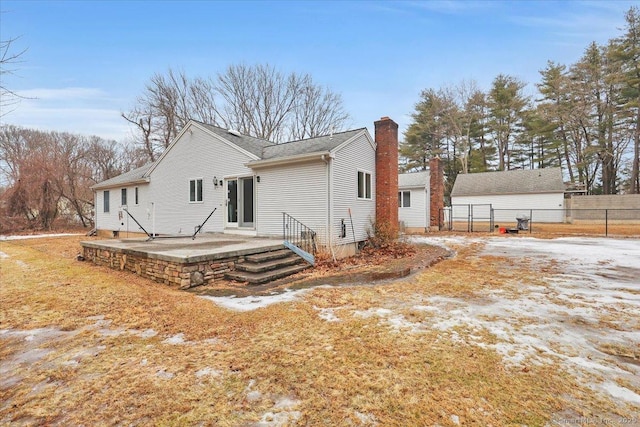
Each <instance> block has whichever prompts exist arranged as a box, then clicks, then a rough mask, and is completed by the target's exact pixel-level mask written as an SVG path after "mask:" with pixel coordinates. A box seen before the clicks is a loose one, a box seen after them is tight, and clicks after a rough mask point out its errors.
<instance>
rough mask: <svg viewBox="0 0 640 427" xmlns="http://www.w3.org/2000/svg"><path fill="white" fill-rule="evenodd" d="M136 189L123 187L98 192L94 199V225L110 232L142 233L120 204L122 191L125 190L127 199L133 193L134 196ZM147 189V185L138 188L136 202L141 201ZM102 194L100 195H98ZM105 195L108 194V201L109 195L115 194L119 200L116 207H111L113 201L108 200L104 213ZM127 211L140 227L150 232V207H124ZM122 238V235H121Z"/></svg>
mask: <svg viewBox="0 0 640 427" xmlns="http://www.w3.org/2000/svg"><path fill="white" fill-rule="evenodd" d="M136 188H137V187H125V188H119V189H118V188H114V189H111V190H104V191H98V192H97V195H98V196H97V197H96V202H97V205H96V224H97V227H98V228H99V229H100V230H112V231H122V232H126V231H129V232H137V233H142V232H143V231H142V230H141V229H140V227H138V225H137V224H136V223H135V222H134V221H133V220H132V219H131V218H130V217H129V215H127V214H126V212H124V211H123V209H122V208H123V207H125V206H122V205H120V203H122V202H123V200H122V197H123V194H124V192H123V190H126V193H127V198H128V197H129V193H130V192H133V193H134V194H135V189H136ZM147 189H148V185H142V186H140V187H139V188H138V198H139V199H138V201H140V200H142V199H143V198H144V197H145V196H144V195H145V194H146V191H147ZM100 193H102V194H100ZM105 193H108V194H109V196H108V199H111V197H110V196H111V193H116V194H118V195H119V197H120V200H118V201H117V202H116V203H118V205H117V206H115V207H112V206H111V205H112V204H113V200H109V207H108V208H107V211H105V201H106V200H105V197H107V196H105ZM126 208H127V210H128V211H129V213H130V214H131V215H133V216H134V217H135V218H136V220H138V221H139V222H140V223H141V224H142V226H143V227H144V228H145V229H146V230H147V231H148V232H151V206H150V205H147V204H144V205H134V204H132V205H128V206H126ZM121 236H122V234H121Z"/></svg>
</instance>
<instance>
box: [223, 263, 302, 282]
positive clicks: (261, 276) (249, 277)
mask: <svg viewBox="0 0 640 427" xmlns="http://www.w3.org/2000/svg"><path fill="white" fill-rule="evenodd" d="M309 267H310V265H309V264H307V263H304V264H296V265H293V266H288V267H282V268H278V269H276V270H270V271H264V272H261V273H251V272H248V271H237V270H236V271H231V272H229V273H227V274H225V277H226V278H227V279H229V280H235V281H237V282H248V283H249V284H251V285H260V284H262V283H267V282H272V281H274V280H277V279H281V278H283V277H287V276H290V275H292V274H295V273H299V272H301V271H303V270H306V269H307V268H309Z"/></svg>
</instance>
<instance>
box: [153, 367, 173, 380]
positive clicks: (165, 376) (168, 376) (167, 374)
mask: <svg viewBox="0 0 640 427" xmlns="http://www.w3.org/2000/svg"><path fill="white" fill-rule="evenodd" d="M175 376H176V375H175V374H174V373H173V372H167V371H165V370H164V369H160V370H159V371H158V372H156V377H160V378H162V379H165V380H170V379H171V378H173V377H175Z"/></svg>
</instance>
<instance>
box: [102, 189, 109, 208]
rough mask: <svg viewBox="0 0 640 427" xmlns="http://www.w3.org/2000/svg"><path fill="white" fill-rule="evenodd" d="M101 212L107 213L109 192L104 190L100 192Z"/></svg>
mask: <svg viewBox="0 0 640 427" xmlns="http://www.w3.org/2000/svg"><path fill="white" fill-rule="evenodd" d="M102 201H103V203H102V208H103V209H102V211H103V212H105V213H107V212H109V190H104V191H103V192H102Z"/></svg>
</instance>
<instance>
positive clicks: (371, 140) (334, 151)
mask: <svg viewBox="0 0 640 427" xmlns="http://www.w3.org/2000/svg"><path fill="white" fill-rule="evenodd" d="M363 135H364V136H365V137H366V139H367V142H368V143H369V145H370V146H371V149H372V150H373V151H374V152H375V151H376V143H375V142H374V141H373V138H371V135H369V132H368V131H367V129H362V130H361V131H360V132H358V133H357V134H355V135H353V136H352V137H351V138H349V139H347V140H346V141H344V142H343V143H342V144H340V145H338V146H337V147H335V148H334V149H332V150H331V153H332V154H336V153H338V152H339V151H340V150H342V149H343V148H345V147H347V146H348V145H349V144H351V143H353V142H354V141H356V140H358V138H360V137H361V136H363Z"/></svg>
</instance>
